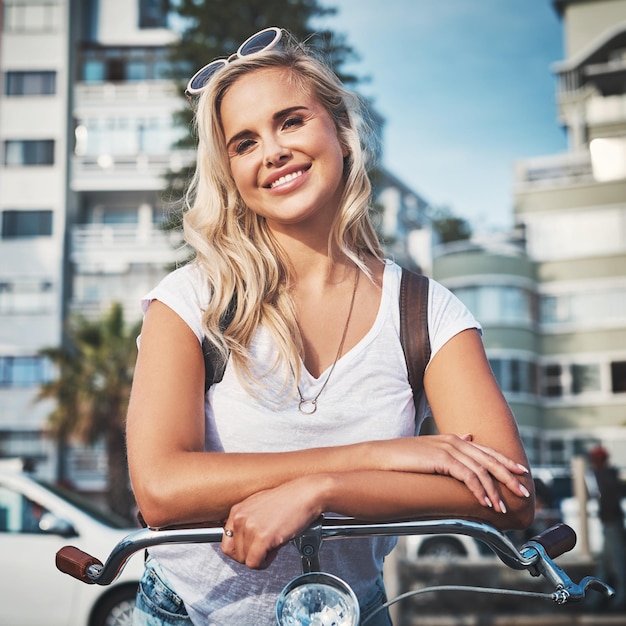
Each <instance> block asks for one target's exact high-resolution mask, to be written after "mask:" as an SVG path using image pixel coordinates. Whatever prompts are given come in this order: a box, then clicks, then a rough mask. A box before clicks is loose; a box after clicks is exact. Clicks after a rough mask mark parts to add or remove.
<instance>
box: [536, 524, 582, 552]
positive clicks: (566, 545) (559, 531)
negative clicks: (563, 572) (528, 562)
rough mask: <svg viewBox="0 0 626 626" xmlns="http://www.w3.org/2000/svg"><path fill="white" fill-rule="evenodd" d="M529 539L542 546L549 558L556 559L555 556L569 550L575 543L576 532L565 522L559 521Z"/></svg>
mask: <svg viewBox="0 0 626 626" xmlns="http://www.w3.org/2000/svg"><path fill="white" fill-rule="evenodd" d="M530 541H535V542H536V543H538V544H540V545H541V546H543V548H544V549H545V551H546V553H547V555H548V556H549V557H550V558H551V559H556V557H557V556H561V554H564V553H565V552H569V551H570V550H571V549H572V548H573V547H574V546H575V545H576V533H575V532H574V529H573V528H571V527H570V526H568V525H567V524H562V523H559V524H555V525H554V526H551V527H550V528H548V530H544V531H543V532H542V533H540V534H539V535H536V536H535V537H532V538H531V539H530Z"/></svg>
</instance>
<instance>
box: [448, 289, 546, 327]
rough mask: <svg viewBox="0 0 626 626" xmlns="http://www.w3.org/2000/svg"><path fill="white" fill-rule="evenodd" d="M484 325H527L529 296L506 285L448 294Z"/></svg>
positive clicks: (529, 310) (527, 292)
mask: <svg viewBox="0 0 626 626" xmlns="http://www.w3.org/2000/svg"><path fill="white" fill-rule="evenodd" d="M452 291H453V292H454V294H455V295H456V296H457V297H458V298H459V299H460V300H461V302H463V304H465V306H466V307H467V308H468V309H469V310H470V311H471V312H472V313H473V314H474V316H475V317H476V318H477V319H478V320H479V321H480V322H481V323H484V324H520V323H521V324H529V323H531V322H532V321H533V319H534V315H533V306H534V305H533V296H532V292H531V291H530V290H528V289H525V288H523V287H515V286H510V285H476V286H468V287H460V288H457V289H453V290H452Z"/></svg>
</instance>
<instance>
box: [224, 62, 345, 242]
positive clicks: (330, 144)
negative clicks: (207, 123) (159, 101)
mask: <svg viewBox="0 0 626 626" xmlns="http://www.w3.org/2000/svg"><path fill="white" fill-rule="evenodd" d="M288 72H289V71H288V70H287V69H285V68H267V69H260V70H256V71H253V72H250V73H249V74H246V75H244V76H242V77H240V78H239V79H238V80H237V81H236V82H235V83H234V84H233V85H232V86H231V87H230V88H229V89H228V91H227V92H226V94H225V95H224V97H223V99H222V103H221V107H220V117H221V120H222V128H223V131H224V136H225V140H226V147H227V150H228V159H229V163H230V170H231V173H232V176H233V179H234V181H235V184H236V185H237V189H238V190H239V193H240V194H241V197H242V199H243V201H244V202H245V204H246V206H248V207H249V208H250V209H251V210H252V211H254V212H255V213H257V214H258V215H260V216H262V217H264V218H265V219H266V220H267V223H268V225H269V226H270V228H271V229H272V230H275V231H281V230H287V229H289V228H293V227H294V226H298V227H301V226H305V225H306V227H307V229H308V230H309V231H310V229H311V228H312V227H313V226H315V225H317V227H319V228H323V229H325V230H326V231H327V229H328V228H330V224H331V223H332V220H333V218H334V216H335V213H336V211H337V207H338V205H339V200H340V198H341V194H342V191H343V169H344V157H345V156H346V153H347V151H346V150H345V149H344V148H343V147H342V146H341V144H340V142H339V139H338V136H337V129H336V127H335V124H334V122H333V120H332V118H331V117H330V115H329V114H328V112H327V111H326V109H325V108H324V107H323V106H322V105H321V104H320V103H319V102H318V100H317V99H316V98H315V97H313V96H312V95H311V94H310V93H308V91H307V90H303V89H302V88H300V87H299V86H298V85H297V84H296V83H295V81H291V80H289V73H288Z"/></svg>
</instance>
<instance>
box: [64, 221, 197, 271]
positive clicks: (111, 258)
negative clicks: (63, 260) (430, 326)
mask: <svg viewBox="0 0 626 626" xmlns="http://www.w3.org/2000/svg"><path fill="white" fill-rule="evenodd" d="M181 246H182V237H181V233H180V232H178V231H172V232H165V231H163V230H161V229H159V228H156V227H148V228H145V227H138V226H130V227H128V226H108V225H104V224H86V225H84V226H75V227H74V228H73V229H72V251H71V258H72V261H74V262H75V263H77V264H78V265H79V269H80V266H81V265H91V264H94V263H95V264H98V265H102V266H103V267H106V266H108V265H109V264H113V265H115V266H118V265H120V264H125V263H131V262H147V263H151V264H155V263H156V264H158V263H172V262H174V261H175V260H176V259H179V258H184V257H185V256H186V255H187V253H186V252H185V251H184V250H182V249H181Z"/></svg>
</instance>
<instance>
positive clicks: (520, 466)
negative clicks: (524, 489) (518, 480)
mask: <svg viewBox="0 0 626 626" xmlns="http://www.w3.org/2000/svg"><path fill="white" fill-rule="evenodd" d="M517 467H519V468H520V469H521V470H522V472H524V473H525V474H530V471H529V470H528V468H527V467H525V466H524V465H522V464H521V463H518V464H517Z"/></svg>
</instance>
